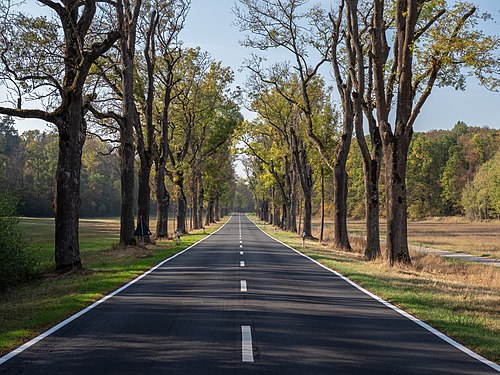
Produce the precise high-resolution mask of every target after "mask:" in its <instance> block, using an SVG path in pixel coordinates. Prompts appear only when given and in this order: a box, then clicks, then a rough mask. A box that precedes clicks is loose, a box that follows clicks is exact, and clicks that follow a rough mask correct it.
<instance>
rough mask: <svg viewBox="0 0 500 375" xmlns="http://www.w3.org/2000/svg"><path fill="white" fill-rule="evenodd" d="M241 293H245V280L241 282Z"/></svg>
mask: <svg viewBox="0 0 500 375" xmlns="http://www.w3.org/2000/svg"><path fill="white" fill-rule="evenodd" d="M240 284H241V291H242V292H246V291H247V281H246V280H241V282H240Z"/></svg>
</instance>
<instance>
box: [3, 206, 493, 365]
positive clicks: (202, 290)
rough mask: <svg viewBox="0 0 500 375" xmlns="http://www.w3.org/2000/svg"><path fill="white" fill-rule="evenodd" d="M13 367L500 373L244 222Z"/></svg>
mask: <svg viewBox="0 0 500 375" xmlns="http://www.w3.org/2000/svg"><path fill="white" fill-rule="evenodd" d="M5 359H6V358H5V357H4V359H3V360H4V363H2V364H1V365H0V374H23V375H25V374H82V375H83V374H85V375H89V374H122V375H123V374H184V375H186V374H187V375H193V374H308V375H310V374H349V375H356V374H359V375H368V374H398V375H407V374H432V375H437V374H454V375H461V374H470V375H482V374H498V372H497V371H496V370H495V369H494V368H492V367H490V366H488V365H486V364H484V363H482V362H480V361H479V360H477V359H474V358H472V357H471V356H469V355H467V354H465V353H464V352H462V351H460V350H458V349H457V348H455V347H454V346H452V345H450V344H449V343H447V342H445V341H443V340H442V339H441V338H439V337H437V336H436V335H434V334H432V333H431V332H429V331H428V330H426V329H424V328H422V327H421V326H419V325H418V324H416V323H415V322H413V321H411V320H409V319H408V318H406V317H404V316H402V315H401V314H399V313H398V312H396V311H394V310H393V309H391V308H389V307H387V306H385V305H384V304H382V303H380V302H379V301H376V300H375V299H373V298H372V297H370V296H369V295H367V294H366V293H363V292H362V291H361V290H359V289H357V288H355V287H354V286H352V285H351V284H349V283H348V282H346V281H345V280H343V279H342V278H340V277H338V276H337V275H335V274H333V273H332V272H330V271H328V270H326V269H324V268H322V267H320V266H319V265H317V264H315V263H313V262H312V261H310V260H309V259H307V258H305V257H303V256H301V255H299V254H297V253H296V252H294V251H293V250H291V249H289V248H287V247H286V246H284V245H282V244H280V243H278V242H276V241H274V240H272V239H271V238H269V237H268V236H267V235H265V234H264V233H263V232H261V231H260V230H259V229H258V228H257V227H256V226H255V225H254V224H253V223H252V222H251V221H250V220H249V219H248V218H247V217H246V216H245V215H238V214H235V215H234V216H233V217H232V218H231V219H230V220H229V222H228V223H227V224H226V225H225V226H224V227H222V229H220V230H219V231H218V232H216V233H215V234H213V235H212V236H210V237H209V238H207V239H206V240H204V241H202V242H201V243H199V244H198V245H196V246H194V247H193V248H191V249H190V250H188V251H186V252H185V253H183V254H181V255H179V256H178V257H175V258H174V259H171V260H170V261H168V262H166V263H164V264H163V265H162V266H160V267H158V268H157V269H156V270H154V271H153V272H151V273H150V274H148V275H147V276H145V277H143V278H142V279H140V280H139V281H137V282H136V283H133V284H132V285H130V286H129V287H128V288H126V289H124V290H123V291H121V292H120V293H118V294H117V295H115V296H113V297H112V298H109V299H107V300H106V301H105V302H103V303H101V304H99V305H98V306H96V307H95V308H93V309H91V310H90V311H88V312H86V313H85V314H83V315H82V316H80V317H78V318H77V319H74V320H73V321H71V322H70V323H68V324H66V325H64V326H63V327H62V328H60V329H59V330H57V331H56V332H54V333H52V334H51V335H49V336H47V337H46V338H44V339H43V340H41V341H39V342H38V343H36V344H35V345H33V346H31V347H29V348H27V349H26V350H24V351H23V352H21V353H19V354H18V355H16V356H14V357H13V358H10V359H9V360H7V361H5ZM1 362H2V359H0V363H1ZM492 366H495V365H492Z"/></svg>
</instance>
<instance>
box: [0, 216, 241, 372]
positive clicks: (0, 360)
mask: <svg viewBox="0 0 500 375" xmlns="http://www.w3.org/2000/svg"><path fill="white" fill-rule="evenodd" d="M232 217H233V215H231V217H230V218H229V219H228V221H226V222H225V223H224V224H223V225H222V226H221V227H220V228H219V229H217V230H216V231H214V232H212V233H210V234H209V235H208V236H206V237H204V238H202V239H201V240H199V241H197V242H195V243H194V244H192V245H191V246H189V247H188V248H186V249H184V250H182V251H181V252H179V253H177V254H175V255H173V256H171V257H170V258H167V259H165V260H162V261H161V262H160V263H158V264H157V265H156V266H154V267H152V268H150V269H149V270H148V271H146V272H144V273H143V274H142V275H140V276H138V277H136V278H135V279H134V280H132V281H130V282H129V283H127V284H125V285H124V286H122V287H120V288H118V289H116V290H115V291H114V292H111V293H109V294H108V295H106V296H104V297H102V298H101V299H100V300H98V301H96V302H94V303H93V304H92V305H90V306H87V307H86V308H84V309H83V310H80V311H79V312H77V313H76V314H73V315H71V316H70V317H69V318H67V319H66V320H63V321H62V322H61V323H59V324H57V325H55V326H54V327H52V328H50V329H48V330H47V331H45V332H43V333H41V334H40V335H38V336H37V337H35V338H33V339H31V340H30V341H28V342H27V343H25V344H23V345H21V346H20V347H18V348H16V349H14V350H13V351H11V352H10V353H7V354H6V355H4V356H3V357H0V365H2V364H4V363H5V362H7V361H8V360H9V359H11V358H14V357H15V356H16V355H18V354H20V353H22V352H24V351H25V350H26V349H28V348H30V347H32V346H33V345H35V344H36V343H37V342H39V341H41V340H43V339H44V338H46V337H47V336H50V335H52V334H53V333H54V332H56V331H58V330H60V329H61V328H62V327H64V326H65V325H67V324H69V323H71V322H72V321H73V320H75V319H78V318H79V317H81V316H82V315H84V314H86V313H88V312H89V311H90V310H92V309H94V308H96V307H97V306H99V305H100V304H101V303H103V302H106V301H107V300H108V299H110V298H111V297H113V296H116V295H117V294H118V293H121V292H123V291H124V290H125V289H127V288H128V287H130V286H131V285H133V284H135V283H136V282H138V281H139V280H141V279H142V278H144V277H146V276H147V275H149V274H150V273H151V272H153V271H155V270H156V269H157V268H159V267H161V266H162V265H164V264H165V263H167V262H168V261H170V260H172V259H174V258H176V257H178V256H179V255H181V254H184V253H185V252H186V251H188V250H190V249H192V248H193V247H195V246H196V245H198V244H199V243H200V242H202V241H205V240H206V239H207V238H209V237H210V236H212V235H214V234H216V233H217V232H218V231H220V230H221V229H222V228H224V226H225V225H226V224H227V223H229V222H230V221H231V219H232ZM240 220H241V219H240Z"/></svg>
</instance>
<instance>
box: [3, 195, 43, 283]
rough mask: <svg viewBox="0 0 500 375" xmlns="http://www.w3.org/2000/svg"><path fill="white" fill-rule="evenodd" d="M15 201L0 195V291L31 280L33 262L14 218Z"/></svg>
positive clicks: (17, 222) (8, 196)
mask: <svg viewBox="0 0 500 375" xmlns="http://www.w3.org/2000/svg"><path fill="white" fill-rule="evenodd" d="M16 205H17V200H16V199H15V198H14V197H13V196H12V195H11V194H9V193H5V192H2V193H0V290H3V289H6V288H7V287H9V286H12V285H15V284H18V283H20V282H22V281H24V280H27V279H29V278H31V277H32V276H33V274H34V266H35V264H34V261H33V259H32V257H31V256H30V254H29V252H28V249H27V247H28V246H27V243H26V242H25V241H24V239H23V234H22V232H21V229H20V228H19V219H18V218H17V217H16V216H15V207H16Z"/></svg>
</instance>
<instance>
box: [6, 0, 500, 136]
mask: <svg viewBox="0 0 500 375" xmlns="http://www.w3.org/2000/svg"><path fill="white" fill-rule="evenodd" d="M322 2H324V0H323V1H322ZM331 2H332V3H333V1H331ZM475 3H476V4H477V5H478V6H479V9H480V11H481V12H483V11H488V12H489V13H491V14H492V15H493V18H494V21H495V22H489V23H488V24H487V25H485V26H483V29H484V30H485V31H487V32H488V33H490V34H496V35H500V1H498V0H476V1H475ZM37 4H38V3H37V2H36V1H34V0H27V4H26V5H27V6H30V8H31V9H33V10H34V11H37V10H36V9H37V8H38V10H40V9H41V8H39V5H37ZM234 4H235V1H234V0H192V3H191V10H190V13H189V15H188V18H187V21H186V25H185V29H184V30H183V31H182V33H181V39H182V40H183V42H184V45H185V46H187V47H194V46H200V47H201V48H202V49H203V50H205V51H208V52H209V53H210V54H211V55H212V57H213V58H214V59H216V60H220V61H222V63H223V64H224V65H225V66H230V67H231V68H232V69H233V71H234V73H235V82H234V84H233V86H234V87H235V86H241V87H244V85H245V80H246V76H247V72H245V71H244V70H243V71H242V70H241V66H242V64H243V61H244V60H245V58H247V57H248V56H249V55H250V53H251V52H256V51H253V50H250V49H247V48H244V47H242V46H240V44H239V41H240V40H241V39H243V34H241V33H240V32H239V29H238V27H237V26H236V25H235V24H234V21H235V20H234V15H233V13H232V8H233V7H234ZM273 57H274V58H277V59H280V60H288V59H289V58H290V56H289V55H287V54H286V53H285V52H282V53H280V52H275V53H273ZM242 112H243V114H244V116H245V117H246V118H252V117H254V114H252V113H250V112H248V111H246V110H242ZM457 121H464V122H465V123H467V124H468V125H477V126H489V127H490V128H496V129H500V93H493V92H489V91H488V90H486V89H485V88H482V87H480V86H478V84H477V82H475V81H474V80H473V79H469V80H468V84H467V89H466V91H456V90H454V89H452V88H435V89H434V90H433V92H432V94H431V96H430V97H429V99H428V101H427V102H426V104H425V105H424V107H423V109H422V111H421V113H420V115H419V117H418V118H417V121H416V123H415V126H414V128H415V131H426V130H431V129H450V128H452V127H453V126H454V124H455V123H456V122H457ZM16 126H17V128H18V130H19V131H20V132H22V131H24V130H27V129H33V128H40V129H43V128H44V127H45V125H44V123H43V122H40V121H36V120H22V121H18V122H17V124H16Z"/></svg>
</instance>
